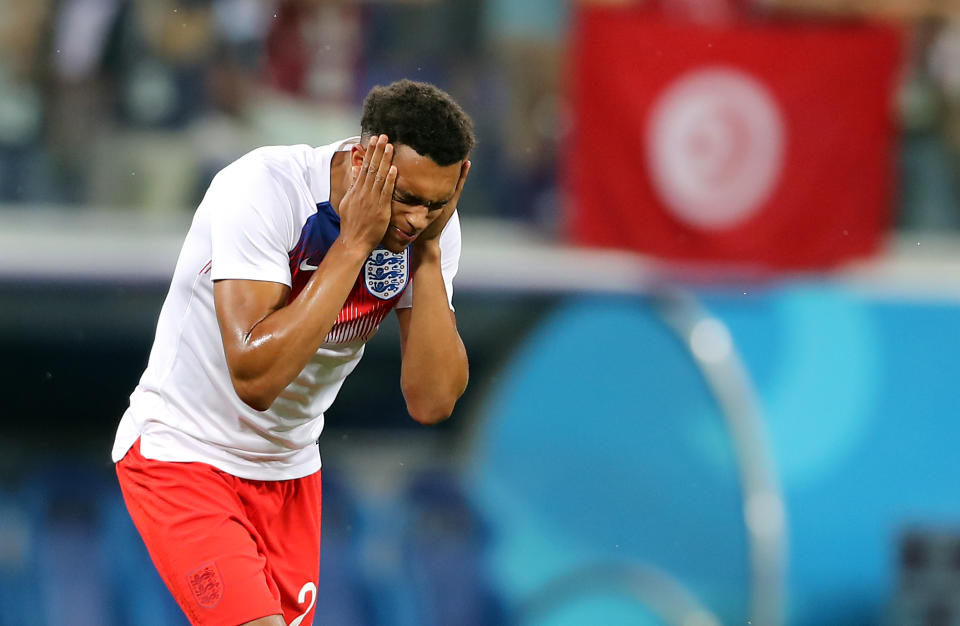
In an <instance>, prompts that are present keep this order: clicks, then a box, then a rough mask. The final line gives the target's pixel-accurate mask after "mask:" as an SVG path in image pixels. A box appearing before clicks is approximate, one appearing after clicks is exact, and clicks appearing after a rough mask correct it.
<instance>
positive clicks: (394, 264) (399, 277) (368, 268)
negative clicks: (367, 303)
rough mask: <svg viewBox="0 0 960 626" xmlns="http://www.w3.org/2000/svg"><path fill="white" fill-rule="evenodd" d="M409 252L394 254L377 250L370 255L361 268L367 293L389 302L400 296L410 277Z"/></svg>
mask: <svg viewBox="0 0 960 626" xmlns="http://www.w3.org/2000/svg"><path fill="white" fill-rule="evenodd" d="M409 254H410V253H409V250H404V251H403V252H400V253H399V254H398V253H394V252H390V251H389V250H384V249H383V248H377V249H376V250H374V251H373V252H371V253H370V256H369V257H368V258H367V262H366V263H365V264H364V266H363V279H364V282H365V283H366V285H367V291H369V292H370V293H372V294H373V295H374V296H376V297H378V298H380V299H381V300H389V299H391V298H394V297H396V296H398V295H400V292H402V291H403V288H404V287H406V286H407V279H408V278H409V276H410V272H409V270H408V266H409V263H408V261H409Z"/></svg>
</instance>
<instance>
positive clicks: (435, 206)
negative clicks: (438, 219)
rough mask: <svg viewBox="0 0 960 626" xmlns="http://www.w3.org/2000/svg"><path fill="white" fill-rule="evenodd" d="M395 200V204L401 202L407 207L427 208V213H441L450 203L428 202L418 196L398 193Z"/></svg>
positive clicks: (394, 196)
mask: <svg viewBox="0 0 960 626" xmlns="http://www.w3.org/2000/svg"><path fill="white" fill-rule="evenodd" d="M393 200H394V202H399V203H400V204H406V205H407V206H422V207H425V208H426V209H427V211H430V212H433V211H439V210H440V209H442V208H443V207H445V206H446V205H447V202H449V201H450V200H449V199H448V200H444V201H442V202H441V201H435V202H428V201H427V200H424V199H423V198H420V197H418V196H410V195H407V194H404V193H398V192H396V191H395V192H393Z"/></svg>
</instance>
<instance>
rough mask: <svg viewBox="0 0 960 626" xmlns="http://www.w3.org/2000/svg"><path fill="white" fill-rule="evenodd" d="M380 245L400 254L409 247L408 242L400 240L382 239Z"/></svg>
mask: <svg viewBox="0 0 960 626" xmlns="http://www.w3.org/2000/svg"><path fill="white" fill-rule="evenodd" d="M380 247H381V248H386V249H387V250H389V251H390V252H393V253H394V254H400V253H401V252H403V251H404V250H406V249H407V245H406V244H402V243H400V242H398V241H382V242H380Z"/></svg>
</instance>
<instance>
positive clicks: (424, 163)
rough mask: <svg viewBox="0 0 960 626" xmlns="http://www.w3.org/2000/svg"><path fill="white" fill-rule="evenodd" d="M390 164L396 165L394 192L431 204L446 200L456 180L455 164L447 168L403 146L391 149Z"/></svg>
mask: <svg viewBox="0 0 960 626" xmlns="http://www.w3.org/2000/svg"><path fill="white" fill-rule="evenodd" d="M393 164H394V165H396V166H397V183H396V189H397V191H401V192H403V193H407V194H412V195H415V196H417V197H419V198H423V199H424V200H427V201H431V202H432V201H436V200H447V199H448V198H449V197H450V195H451V194H452V193H453V191H454V189H455V188H456V186H457V181H458V180H460V166H461V163H460V162H459V161H458V162H456V163H453V164H451V165H437V163H436V162H435V161H434V160H433V159H431V158H430V157H425V156H423V155H420V154H418V153H417V152H416V150H414V149H413V148H411V147H410V146H406V145H403V144H398V145H395V146H394V153H393Z"/></svg>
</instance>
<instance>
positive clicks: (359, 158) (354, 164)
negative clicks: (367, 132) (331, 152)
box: [350, 142, 367, 178]
mask: <svg viewBox="0 0 960 626" xmlns="http://www.w3.org/2000/svg"><path fill="white" fill-rule="evenodd" d="M366 154H367V149H366V147H364V145H363V142H360V143H356V144H354V145H353V147H352V148H350V170H351V172H352V174H353V178H356V177H357V174H359V173H360V168H361V167H362V166H363V157H364V156H366Z"/></svg>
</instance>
